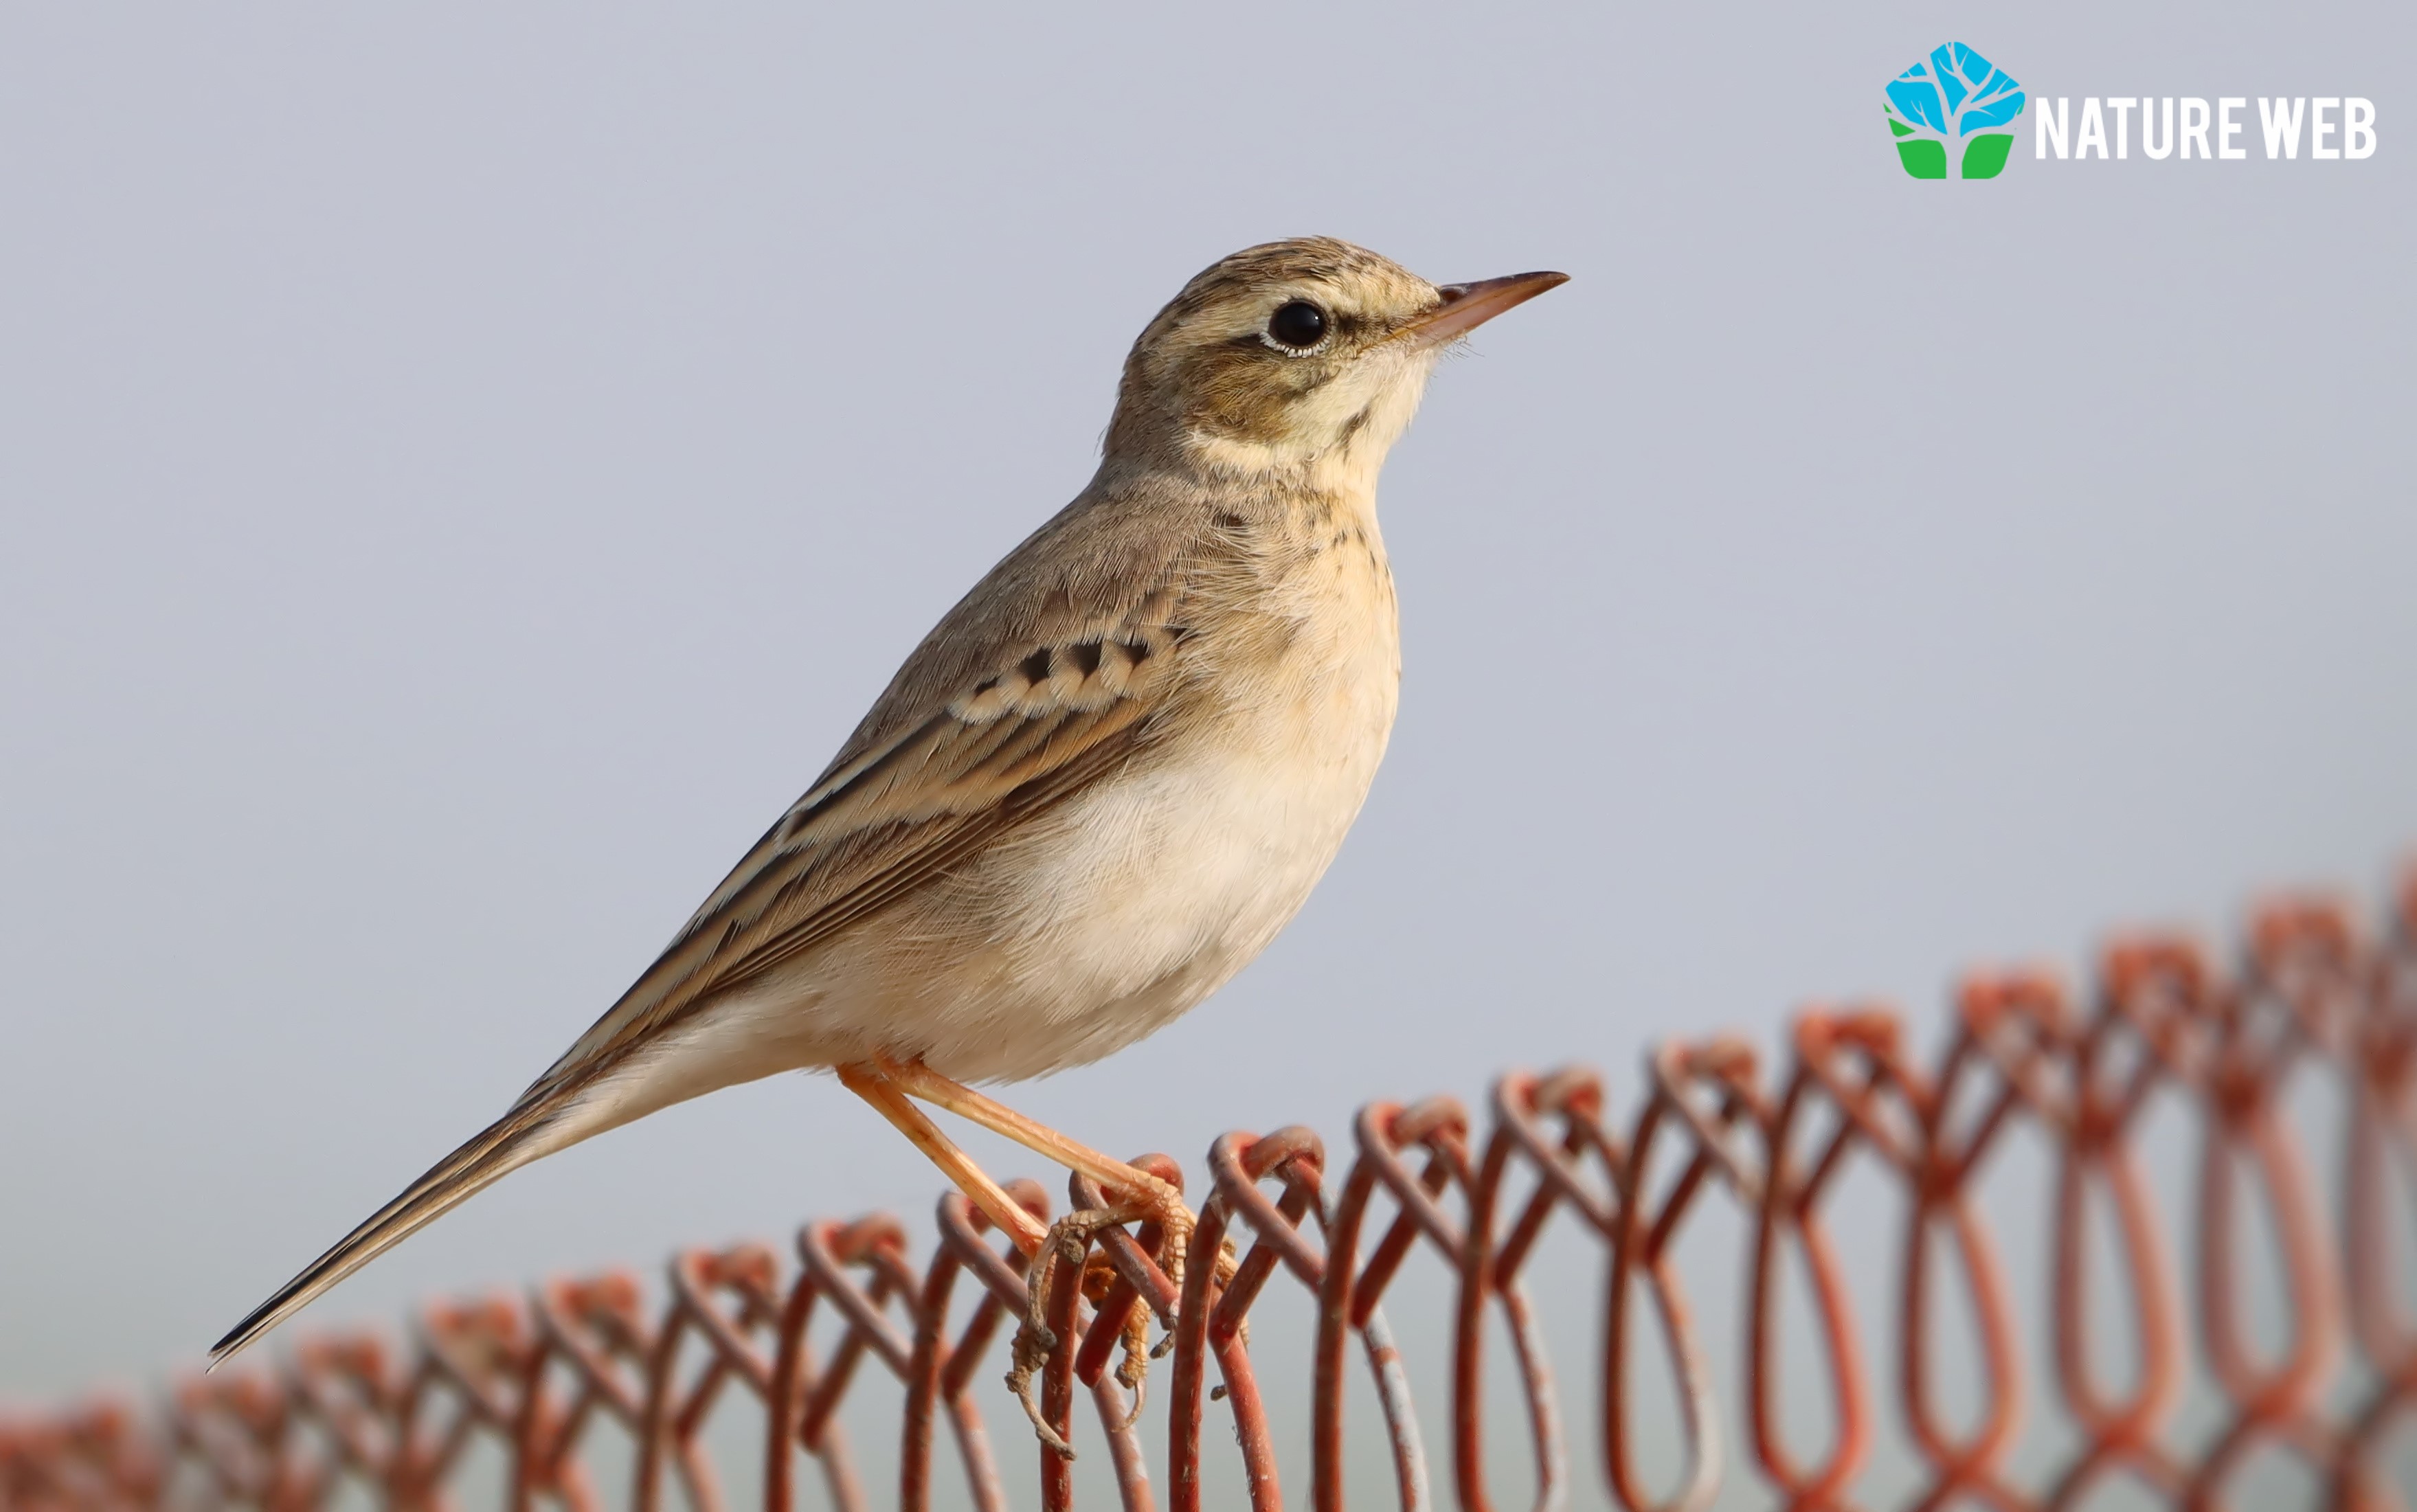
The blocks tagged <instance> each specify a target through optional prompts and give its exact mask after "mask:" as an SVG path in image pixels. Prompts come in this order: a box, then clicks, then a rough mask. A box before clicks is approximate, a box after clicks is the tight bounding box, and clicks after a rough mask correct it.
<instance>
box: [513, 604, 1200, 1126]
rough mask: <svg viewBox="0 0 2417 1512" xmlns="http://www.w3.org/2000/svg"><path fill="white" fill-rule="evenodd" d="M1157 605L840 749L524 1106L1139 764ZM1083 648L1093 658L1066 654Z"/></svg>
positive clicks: (1166, 638) (1155, 653)
mask: <svg viewBox="0 0 2417 1512" xmlns="http://www.w3.org/2000/svg"><path fill="white" fill-rule="evenodd" d="M1168 607H1171V605H1170V604H1169V600H1168V598H1167V597H1166V596H1164V595H1153V596H1148V597H1146V598H1145V599H1144V600H1143V601H1142V602H1141V603H1140V604H1138V605H1135V606H1133V608H1132V609H1131V610H1129V611H1128V612H1125V613H1123V614H1120V615H1117V616H1114V617H1109V618H1104V619H1103V621H1102V622H1097V623H1092V624H1087V625H1076V626H1072V627H1066V628H1065V629H1063V630H1061V632H1060V634H1058V635H1057V636H1055V637H1052V638H1051V643H1043V644H1041V645H1038V646H1036V645H1033V644H1031V643H1027V642H1021V641H1019V642H1015V643H1010V644H1008V645H1006V646H1005V647H1003V648H1001V649H1000V651H999V652H998V653H997V655H996V658H995V659H994V664H993V670H991V671H990V672H988V673H986V674H985V675H983V676H981V677H980V678H977V679H974V680H972V681H971V683H970V684H969V685H968V686H966V687H965V688H961V689H958V690H956V694H955V696H954V697H951V698H949V699H948V700H947V702H946V703H943V704H942V706H940V707H939V708H938V709H936V710H935V711H934V712H933V713H931V714H930V715H929V716H928V717H926V718H921V719H920V720H915V721H913V722H909V723H905V724H904V725H903V727H902V728H900V729H898V731H897V732H896V733H894V734H893V735H891V736H890V737H889V738H888V739H887V740H883V741H880V742H878V743H876V744H874V746H873V747H872V748H869V749H864V750H860V751H853V752H849V753H846V754H844V757H843V759H842V761H841V762H839V763H835V764H833V768H832V770H831V772H829V773H828V774H827V775H826V776H825V777H824V778H823V779H822V780H821V781H819V782H817V783H816V784H815V785H814V786H813V788H811V789H809V790H808V791H807V793H806V794H804V796H802V797H800V798H799V799H798V801H797V803H795V804H794V805H792V806H791V807H790V809H789V810H788V812H786V813H785V814H783V816H782V817H781V820H780V822H779V823H778V824H774V825H773V826H772V827H771V828H770V829H769V830H768V831H766V832H765V835H764V838H763V839H761V840H759V841H758V842H757V843H756V845H755V847H754V849H753V850H752V851H751V852H749V854H748V855H747V856H746V858H745V859H744V860H742V861H741V862H740V863H739V864H738V866H737V868H736V869H733V870H732V872H731V873H730V875H729V877H728V878H726V879H725V880H724V881H723V882H722V885H721V886H720V887H717V888H716V889H715V890H714V893H713V895H712V897H711V898H709V899H708V900H707V902H706V905H705V906H704V907H703V908H701V909H700V910H698V912H697V915H696V916H695V917H693V918H692V919H691V920H690V921H689V923H688V925H687V927H686V928H684V929H682V930H681V931H680V932H679V934H678V936H677V937H676V938H675V939H674V940H673V941H672V943H671V945H669V946H668V947H666V948H665V949H664V951H663V953H662V954H661V956H660V957H658V958H657V959H656V960H655V962H654V964H653V965H651V966H649V967H648V968H647V969H646V972H645V973H644V974H643V975H641V976H640V977H639V978H638V980H637V981H636V982H635V983H634V984H632V985H631V988H630V990H629V991H628V992H626V993H624V994H623V995H622V997H621V999H620V1001H619V1002H617V1003H616V1004H615V1005H614V1006H613V1007H612V1009H611V1010H610V1011H608V1012H607V1013H606V1014H605V1015H604V1016H603V1017H602V1018H601V1019H600V1020H598V1021H597V1022H596V1024H595V1025H594V1026H593V1027H591V1028H590V1029H589V1030H588V1031H587V1033H586V1034H585V1035H583V1036H580V1038H579V1041H578V1042H577V1043H576V1044H574V1045H573V1046H572V1047H571V1048H570V1051H568V1052H567V1053H565V1054H564V1056H563V1057H562V1059H560V1060H559V1061H557V1062H555V1065H554V1066H552V1067H551V1068H549V1069H548V1070H547V1072H546V1073H545V1075H544V1076H542V1077H540V1078H539V1079H538V1081H537V1082H536V1083H535V1084H533V1085H532V1086H531V1087H530V1088H529V1089H528V1091H527V1092H526V1093H525V1094H524V1095H523V1098H522V1100H523V1102H524V1103H525V1102H529V1101H531V1100H550V1099H551V1098H553V1097H554V1096H556V1095H558V1094H560V1093H561V1092H562V1091H564V1090H565V1089H566V1088H568V1087H570V1086H572V1085H576V1084H579V1083H583V1082H585V1081H588V1080H589V1079H590V1078H592V1077H594V1076H596V1075H598V1074H600V1073H601V1072H602V1071H604V1070H606V1069H609V1068H610V1067H611V1066H614V1065H615V1064H616V1063H618V1062H619V1061H620V1060H621V1059H622V1058H623V1057H624V1056H626V1055H627V1054H629V1053H630V1052H631V1051H632V1050H633V1049H634V1048H635V1047H637V1046H638V1045H640V1044H643V1043H645V1042H646V1041H647V1040H648V1039H650V1038H651V1037H652V1036H655V1035H657V1034H659V1033H661V1031H662V1030H663V1029H665V1028H667V1027H669V1026H671V1025H672V1024H674V1023H676V1022H677V1021H679V1020H680V1019H681V1018H683V1017H684V1016H685V1015H686V1014H688V1013H689V1012H691V1011H692V1010H693V1009H695V1008H696V1007H698V1006H699V1005H702V1004H703V1003H705V1002H706V1001H707V999H709V998H711V997H713V996H714V995H715V994H717V993H720V992H724V991H727V990H731V989H734V988H738V987H743V986H745V985H747V984H749V983H751V982H753V981H755V980H757V979H759V978H760V977H762V976H763V975H764V974H766V973H767V972H769V971H771V970H772V969H773V968H775V967H777V966H780V965H782V964H783V963H785V962H788V961H791V960H796V959H797V958H798V957H799V956H801V955H803V954H805V953H806V952H808V951H811V950H813V948H814V947H816V946H817V945H823V944H825V943H827V942H828V941H829V940H830V939H831V938H832V937H833V936H835V935H837V934H838V933H840V932H841V931H842V930H846V929H847V928H849V927H850V926H852V925H855V924H857V923H859V922H861V921H862V920H864V919H866V918H869V917H871V916H872V915H874V914H876V913H878V912H880V911H881V910H882V909H883V908H886V907H888V906H889V905H890V904H892V903H894V902H896V901H897V900H900V899H901V898H904V897H905V896H906V895H907V894H909V893H911V892H913V891H915V890H916V889H917V888H919V887H921V886H923V885H927V884H928V883H930V882H931V881H932V880H933V879H934V878H935V877H937V876H939V875H941V874H943V873H945V872H947V871H948V870H949V869H950V868H952V867H955V866H957V865H959V864H961V863H963V862H964V861H965V860H966V859H967V858H969V857H970V856H972V855H974V854H977V853H979V852H980V851H981V850H982V849H984V848H986V847H987V846H989V845H991V844H993V843H995V842H996V841H997V840H998V839H1000V838H1001V837H1002V836H1003V835H1005V834H1007V833H1009V832H1010V831H1011V830H1013V829H1015V828H1016V827H1018V826H1020V825H1021V824H1026V823H1027V822H1029V821H1030V820H1031V819H1032V817H1033V816H1035V815H1036V814H1039V813H1041V812H1044V811H1045V810H1047V809H1050V808H1051V807H1053V806H1055V805H1056V804H1057V803H1060V802H1062V801H1064V800H1065V799H1066V798H1067V797H1069V796H1071V795H1072V794H1075V793H1078V792H1080V791H1082V790H1083V789H1084V788H1085V787H1087V786H1088V785H1089V784H1091V783H1092V782H1094V781H1097V780H1098V779H1100V778H1101V777H1102V776H1104V775H1106V774H1107V773H1109V772H1112V771H1115V770H1117V768H1119V767H1120V766H1122V765H1123V764H1125V763H1127V762H1128V761H1130V760H1132V757H1133V755H1134V754H1135V753H1136V752H1137V751H1139V750H1140V749H1141V748H1144V747H1145V746H1147V745H1148V744H1149V743H1150V741H1151V740H1152V739H1153V738H1155V736H1156V735H1157V734H1158V733H1160V731H1161V729H1162V727H1163V722H1164V716H1165V713H1166V705H1167V701H1168V696H1169V693H1170V691H1171V690H1172V689H1173V688H1175V687H1176V686H1177V685H1178V682H1179V681H1180V678H1181V675H1182V668H1181V665H1180V658H1178V656H1177V655H1175V650H1176V644H1177V643H1178V641H1179V640H1180V639H1181V635H1180V630H1179V628H1178V627H1176V626H1173V625H1171V624H1168V623H1165V622H1164V620H1165V615H1164V610H1165V609H1166V608H1168ZM1102 645H1107V646H1117V645H1121V646H1123V647H1125V648H1126V649H1125V651H1124V652H1123V653H1121V654H1111V653H1108V652H1105V651H1102V650H1101V649H1100V648H1101V647H1102ZM1076 646H1083V647H1085V648H1087V649H1086V654H1084V655H1082V656H1079V657H1077V656H1073V655H1070V654H1069V653H1070V652H1071V651H1072V648H1074V647H1076ZM909 670H910V671H911V670H912V664H911V663H910V664H909ZM1033 673H1039V674H1040V675H1038V676H1037V677H1036V676H1034V675H1033ZM904 675H905V673H901V676H902V677H904Z"/></svg>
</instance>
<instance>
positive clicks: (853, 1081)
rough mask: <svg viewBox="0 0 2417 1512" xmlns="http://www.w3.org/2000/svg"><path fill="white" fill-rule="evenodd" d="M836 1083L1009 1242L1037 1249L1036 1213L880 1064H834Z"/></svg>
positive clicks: (1040, 1231) (1040, 1235)
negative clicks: (944, 1178)
mask: <svg viewBox="0 0 2417 1512" xmlns="http://www.w3.org/2000/svg"><path fill="white" fill-rule="evenodd" d="M839 1079H840V1082H841V1084H842V1085H844V1086H845V1087H846V1088H847V1090H848V1091H850V1092H853V1093H855V1094H856V1095H857V1096H859V1097H862V1098H863V1099H864V1100H865V1101H867V1102H869V1103H871V1104H873V1106H874V1109H875V1110H876V1111H879V1113H880V1114H881V1116H882V1117H884V1118H887V1119H888V1120H889V1122H890V1123H891V1124H893V1125H895V1126H897V1128H898V1132H899V1133H901V1134H904V1135H905V1136H906V1137H907V1138H908V1139H909V1140H912V1141H913V1142H914V1143H915V1148H917V1149H919V1150H920V1151H922V1152H923V1154H924V1155H925V1156H926V1157H929V1158H930V1160H931V1162H932V1163H933V1164H934V1165H935V1166H938V1167H939V1168H940V1171H941V1173H942V1174H944V1175H946V1176H947V1177H948V1178H949V1180H950V1181H951V1182H954V1183H955V1184H956V1187H957V1190H959V1191H961V1192H963V1193H965V1200H966V1201H967V1202H972V1203H973V1204H974V1206H976V1207H978V1208H980V1209H981V1210H982V1212H983V1213H984V1214H985V1215H987V1216H988V1217H989V1218H990V1220H991V1222H992V1223H993V1224H995V1225H996V1226H997V1227H998V1229H999V1231H1000V1232H1003V1233H1005V1234H1007V1235H1008V1236H1009V1237H1010V1238H1011V1239H1013V1240H1014V1241H1015V1247H1017V1248H1018V1249H1021V1250H1023V1251H1024V1252H1025V1253H1026V1254H1027V1255H1031V1254H1038V1253H1039V1252H1040V1249H1041V1241H1042V1240H1044V1239H1046V1238H1047V1237H1048V1234H1049V1231H1048V1230H1047V1229H1046V1228H1045V1227H1043V1226H1042V1224H1041V1220H1040V1219H1039V1218H1036V1217H1033V1216H1032V1215H1031V1214H1029V1213H1027V1212H1026V1211H1025V1210H1024V1208H1023V1207H1022V1205H1020V1204H1019V1203H1018V1202H1016V1200H1015V1199H1014V1198H1012V1197H1010V1196H1008V1195H1007V1190H1006V1188H1005V1187H1001V1186H999V1184H998V1183H997V1182H995V1181H993V1180H991V1179H990V1172H986V1171H984V1170H983V1169H982V1168H981V1167H980V1166H978V1165H976V1164H974V1162H973V1157H971V1156H969V1155H967V1154H965V1151H963V1150H960V1149H958V1148H957V1146H956V1142H955V1141H953V1140H951V1139H950V1138H949V1137H948V1136H947V1135H946V1134H943V1133H941V1132H940V1128H939V1126H938V1125H936V1124H935V1123H933V1122H932V1120H931V1118H930V1116H929V1115H928V1114H926V1113H925V1112H924V1111H923V1110H922V1109H920V1108H918V1107H916V1106H915V1105H914V1104H913V1103H912V1102H910V1101H908V1100H907V1098H906V1095H905V1094H904V1092H901V1091H900V1090H899V1089H898V1088H897V1086H896V1085H895V1084H894V1083H892V1082H891V1081H890V1080H889V1077H888V1076H887V1075H886V1074H885V1071H884V1070H883V1069H882V1068H878V1067H868V1066H841V1067H839Z"/></svg>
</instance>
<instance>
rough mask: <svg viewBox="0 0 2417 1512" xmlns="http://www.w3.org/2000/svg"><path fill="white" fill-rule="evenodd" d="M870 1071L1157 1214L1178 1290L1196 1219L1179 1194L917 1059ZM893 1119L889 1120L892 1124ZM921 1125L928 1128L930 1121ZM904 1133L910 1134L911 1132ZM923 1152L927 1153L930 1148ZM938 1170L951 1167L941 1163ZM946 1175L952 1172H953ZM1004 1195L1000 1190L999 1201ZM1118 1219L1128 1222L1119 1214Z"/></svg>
mask: <svg viewBox="0 0 2417 1512" xmlns="http://www.w3.org/2000/svg"><path fill="white" fill-rule="evenodd" d="M874 1072H875V1073H876V1074H877V1075H879V1076H881V1077H882V1078H884V1079H886V1080H887V1081H889V1083H890V1085H891V1086H893V1087H895V1088H896V1089H897V1090H898V1091H900V1092H903V1093H904V1094H906V1095H907V1096H914V1097H920V1098H922V1099H923V1100H924V1101H925V1102H928V1103H931V1104H932V1105H933V1106H935V1107H938V1108H945V1109H947V1110H948V1111H950V1112H952V1113H954V1114H956V1115H957V1116H958V1117H960V1118H963V1119H965V1120H967V1121H969V1122H972V1123H976V1124H980V1126H982V1127H984V1128H986V1129H989V1130H990V1131H991V1132H992V1133H994V1134H1000V1135H1004V1136H1006V1137H1007V1138H1008V1139H1011V1140H1013V1141H1014V1142H1016V1143H1018V1144H1021V1145H1023V1146H1024V1147H1025V1148H1026V1149H1027V1150H1030V1151H1033V1152H1034V1153H1036V1154H1039V1155H1043V1156H1046V1157H1049V1158H1050V1159H1052V1160H1054V1161H1056V1163H1057V1164H1059V1165H1061V1166H1064V1167H1066V1168H1067V1169H1068V1170H1069V1171H1079V1172H1082V1173H1083V1174H1085V1175H1087V1176H1088V1177H1090V1178H1091V1179H1092V1180H1093V1181H1096V1182H1098V1183H1099V1184H1100V1186H1101V1187H1102V1189H1103V1190H1104V1191H1105V1192H1106V1193H1107V1196H1108V1200H1109V1202H1112V1203H1131V1204H1133V1205H1134V1206H1136V1207H1138V1208H1140V1209H1141V1210H1142V1211H1141V1212H1139V1213H1138V1214H1136V1215H1135V1216H1136V1217H1150V1218H1156V1219H1157V1220H1158V1222H1159V1223H1160V1225H1161V1226H1162V1227H1163V1228H1164V1229H1165V1231H1166V1246H1165V1255H1166V1261H1167V1265H1166V1275H1167V1279H1169V1280H1171V1281H1173V1282H1174V1283H1175V1287H1176V1290H1177V1291H1178V1293H1179V1292H1181V1291H1182V1289H1183V1263H1184V1257H1185V1254H1186V1252H1187V1251H1188V1250H1189V1249H1190V1248H1191V1247H1192V1230H1193V1226H1194V1224H1195V1223H1196V1221H1197V1220H1196V1219H1194V1218H1193V1216H1192V1209H1190V1208H1188V1207H1186V1206H1184V1205H1183V1194H1182V1193H1181V1192H1179V1191H1177V1190H1176V1189H1175V1187H1173V1186H1172V1185H1171V1184H1169V1183H1167V1182H1163V1181H1161V1180H1159V1179H1158V1178H1157V1177H1156V1176H1153V1175H1151V1174H1150V1173H1149V1172H1147V1171H1143V1170H1141V1169H1139V1168H1138V1167H1135V1166H1130V1165H1127V1164H1126V1163H1125V1162H1123V1161H1122V1160H1118V1159H1116V1158H1114V1157H1110V1156H1105V1155H1102V1154H1101V1153H1100V1152H1099V1151H1097V1150H1094V1149H1092V1148H1091V1147H1090V1146H1089V1145H1087V1144H1079V1143H1077V1142H1074V1141H1072V1140H1070V1139H1068V1138H1067V1137H1066V1136H1065V1135H1063V1134H1060V1133H1058V1132H1057V1131H1056V1129H1054V1128H1051V1127H1050V1126H1048V1125H1046V1124H1043V1123H1040V1122H1038V1121H1036V1120H1034V1119H1030V1118H1026V1117H1025V1116H1024V1115H1023V1114H1022V1113H1019V1112H1017V1111H1015V1110H1014V1109H1012V1108H1008V1107H1004V1106H1002V1105H1000V1104H999V1103H997V1102H996V1101H994V1100H992V1099H991V1098H989V1097H986V1096H982V1095H981V1094H980V1093H979V1092H976V1091H975V1090H974V1089H973V1088H971V1087H969V1086H966V1085H965V1084H964V1083H963V1082H960V1081H950V1080H949V1079H948V1078H947V1077H944V1076H942V1075H940V1074H939V1073H938V1072H937V1071H935V1070H933V1069H932V1068H931V1067H930V1066H924V1065H922V1064H921V1063H920V1062H916V1061H892V1060H889V1059H887V1058H883V1059H881V1060H878V1061H876V1062H875V1063H874ZM895 1121H896V1120H895V1119H894V1118H893V1120H892V1122H895ZM925 1123H926V1126H928V1125H929V1121H928V1120H926V1121H925ZM900 1127H902V1128H904V1125H903V1124H902V1125H900ZM938 1134H939V1131H938V1130H937V1129H934V1130H933V1135H934V1137H935V1138H937V1137H938ZM908 1137H909V1138H910V1139H911V1138H914V1136H913V1135H912V1134H910V1135H909V1136H908ZM917 1143H918V1145H919V1146H920V1145H921V1141H920V1140H918V1141H917ZM951 1148H953V1146H951ZM925 1153H926V1154H929V1153H930V1151H929V1150H928V1148H927V1149H926V1150H925ZM933 1158H934V1159H935V1160H936V1159H938V1158H939V1157H937V1156H933ZM942 1169H944V1170H947V1169H949V1168H947V1167H946V1166H943V1168H942ZM950 1174H951V1175H954V1174H955V1172H953V1171H951V1172H950ZM984 1179H985V1180H987V1179H988V1178H984ZM1005 1195H1006V1194H1005V1193H1001V1194H1000V1196H1001V1197H1002V1199H1003V1198H1004V1197H1005ZM985 1211H987V1210H986V1209H985ZM1117 1221H1118V1222H1126V1221H1130V1220H1129V1219H1122V1218H1120V1219H1118V1220H1117ZM1095 1232H1096V1231H1095Z"/></svg>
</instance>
